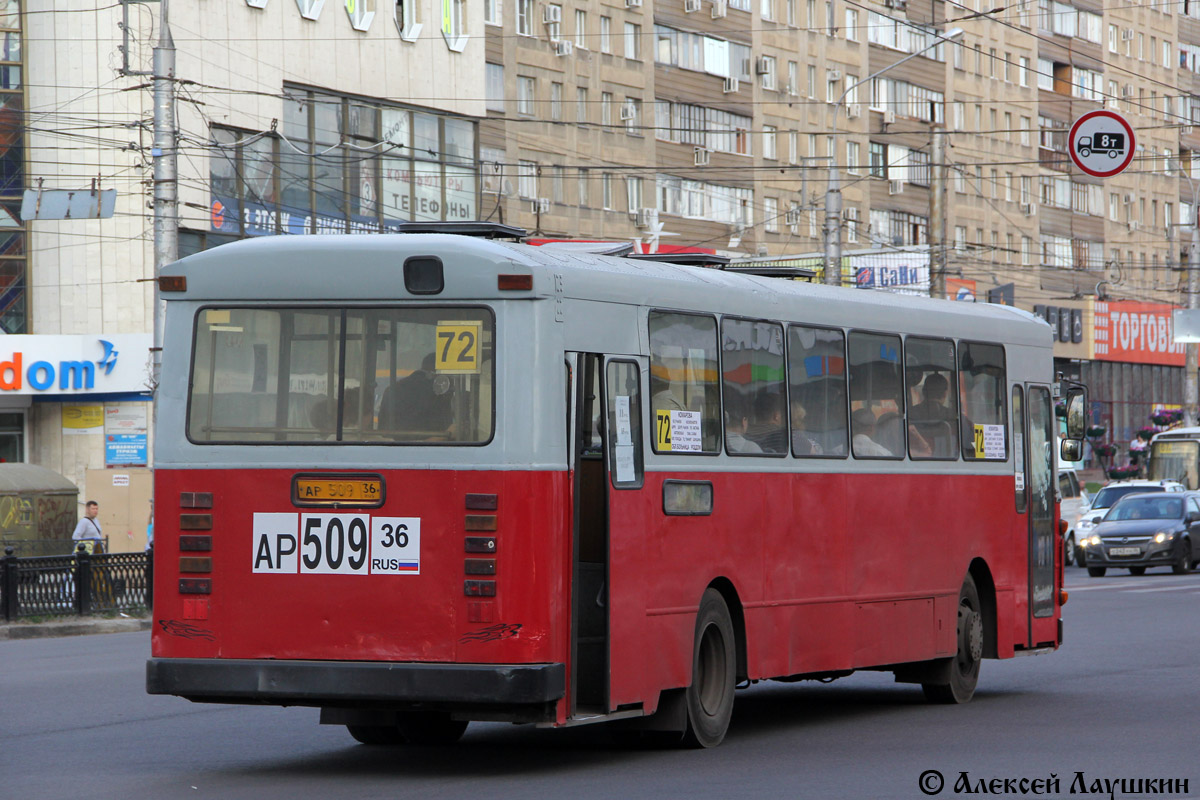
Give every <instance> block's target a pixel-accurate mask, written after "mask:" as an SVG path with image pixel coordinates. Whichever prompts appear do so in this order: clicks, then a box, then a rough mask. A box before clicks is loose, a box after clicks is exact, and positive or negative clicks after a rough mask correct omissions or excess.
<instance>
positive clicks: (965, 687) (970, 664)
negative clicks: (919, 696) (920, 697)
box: [921, 575, 983, 703]
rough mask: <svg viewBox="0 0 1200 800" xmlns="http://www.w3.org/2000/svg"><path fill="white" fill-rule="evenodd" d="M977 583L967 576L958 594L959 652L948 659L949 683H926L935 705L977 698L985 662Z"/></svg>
mask: <svg viewBox="0 0 1200 800" xmlns="http://www.w3.org/2000/svg"><path fill="white" fill-rule="evenodd" d="M981 609H982V606H981V605H980V603H979V591H978V590H977V589H976V588H975V580H974V579H973V578H972V577H971V576H970V575H967V579H966V580H965V581H963V585H962V589H960V590H959V593H958V624H957V641H958V645H957V652H956V653H955V655H954V657H953V658H950V659H947V662H948V663H947V664H946V669H947V672H946V673H944V675H945V676H946V679H945V680H944V681H938V682H936V683H922V684H921V689H922V690H923V691H924V692H925V697H926V699H928V700H930V701H931V702H934V703H965V702H967V701H968V700H970V699H971V697H972V696H973V695H974V694H975V686H976V684H978V683H979V665H980V662H981V661H982V660H983V612H982V610H981Z"/></svg>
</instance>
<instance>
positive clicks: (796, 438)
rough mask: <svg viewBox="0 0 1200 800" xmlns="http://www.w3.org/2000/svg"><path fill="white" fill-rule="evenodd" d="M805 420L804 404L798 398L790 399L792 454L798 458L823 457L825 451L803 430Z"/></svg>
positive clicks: (806, 411)
mask: <svg viewBox="0 0 1200 800" xmlns="http://www.w3.org/2000/svg"><path fill="white" fill-rule="evenodd" d="M807 418H808V410H807V409H806V408H805V407H804V403H802V402H801V401H800V398H798V397H794V398H792V452H793V453H795V454H796V455H798V456H819V455H823V454H824V452H825V451H824V450H823V449H822V447H821V445H820V444H818V443H817V441H816V440H815V439H813V438H811V437H810V436H809V435H808V431H807V430H806V429H805V421H806V420H807Z"/></svg>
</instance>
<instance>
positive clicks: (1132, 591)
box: [1125, 586, 1200, 594]
mask: <svg viewBox="0 0 1200 800" xmlns="http://www.w3.org/2000/svg"><path fill="white" fill-rule="evenodd" d="M1189 590H1191V591H1198V590H1200V586H1159V587H1158V588H1155V589H1130V590H1128V591H1126V592H1125V594H1145V593H1147V592H1183V591H1189Z"/></svg>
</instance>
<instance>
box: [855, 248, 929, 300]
mask: <svg viewBox="0 0 1200 800" xmlns="http://www.w3.org/2000/svg"><path fill="white" fill-rule="evenodd" d="M850 263H851V264H852V265H853V268H854V285H855V286H857V287H858V288H859V289H886V290H888V291H891V292H896V293H897V294H916V295H928V294H929V252H928V251H927V250H922V251H919V252H898V253H878V254H871V255H865V254H864V255H856V256H852V257H851V262H850Z"/></svg>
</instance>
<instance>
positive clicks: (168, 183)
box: [150, 0, 179, 409]
mask: <svg viewBox="0 0 1200 800" xmlns="http://www.w3.org/2000/svg"><path fill="white" fill-rule="evenodd" d="M167 2H168V0H162V3H161V5H160V6H159V8H160V12H159V20H158V30H159V34H158V44H157V45H155V47H154V144H153V147H152V149H151V151H150V155H151V156H152V157H153V158H154V347H153V350H152V351H151V382H152V384H153V386H154V392H155V394H156V395H157V393H158V380H159V374H160V371H161V369H162V344H163V316H164V310H165V309H164V307H163V302H162V297H161V296H160V295H159V290H158V277H159V274H160V273H161V271H162V268H163V267H164V266H166V265H167V264H170V263H171V262H172V261H175V260H177V259H178V258H179V181H178V174H179V173H178V163H177V161H178V152H177V147H178V140H177V137H176V132H175V41H174V40H173V39H172V38H171V29H170V28H169V27H168V26H167ZM157 407H158V404H157V403H155V408H156V409H157Z"/></svg>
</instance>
